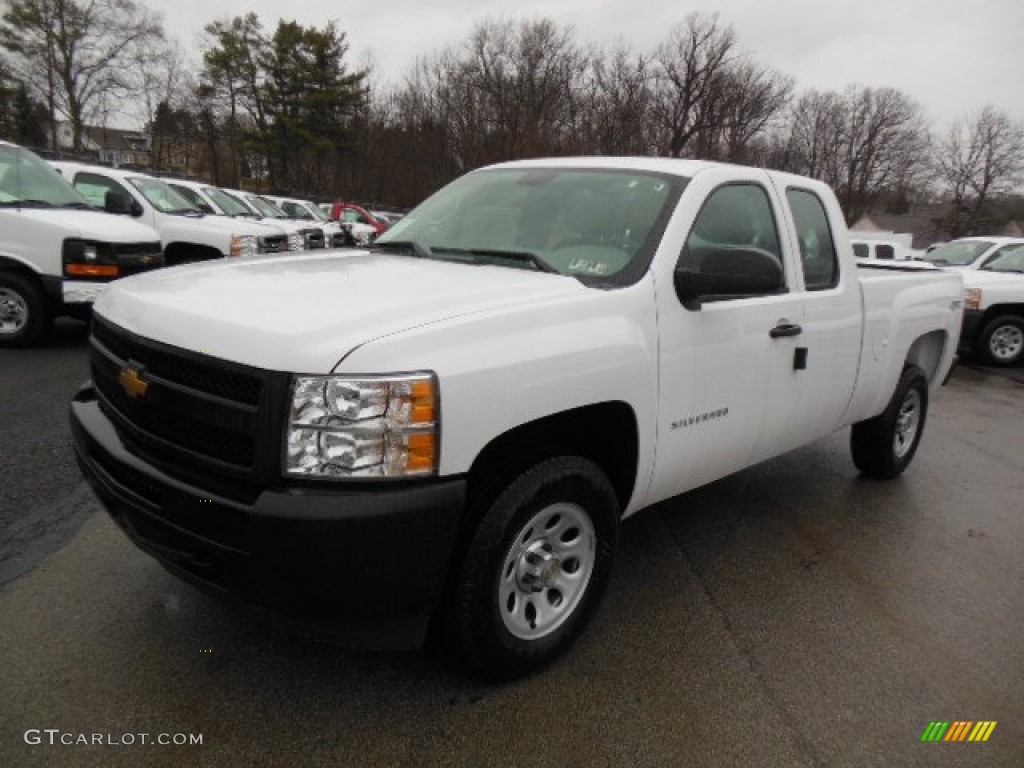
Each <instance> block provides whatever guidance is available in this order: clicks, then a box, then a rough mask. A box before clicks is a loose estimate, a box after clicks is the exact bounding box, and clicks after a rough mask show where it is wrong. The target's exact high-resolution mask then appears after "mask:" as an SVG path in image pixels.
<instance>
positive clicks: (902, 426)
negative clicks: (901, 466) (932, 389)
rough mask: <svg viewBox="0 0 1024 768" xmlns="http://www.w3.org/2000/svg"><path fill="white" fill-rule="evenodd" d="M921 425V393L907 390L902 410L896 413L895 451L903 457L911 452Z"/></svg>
mask: <svg viewBox="0 0 1024 768" xmlns="http://www.w3.org/2000/svg"><path fill="white" fill-rule="evenodd" d="M920 426H921V393H920V392H918V391H917V390H916V389H912V390H910V391H909V392H907V396H906V397H905V398H903V404H902V405H901V406H900V411H899V413H898V414H896V435H895V436H894V437H893V443H892V448H893V453H895V454H896V458H897V459H902V458H903V457H904V456H906V455H907V453H909V452H910V448H911V446H913V444H914V438H915V437H917V430H918V428H919V427H920Z"/></svg>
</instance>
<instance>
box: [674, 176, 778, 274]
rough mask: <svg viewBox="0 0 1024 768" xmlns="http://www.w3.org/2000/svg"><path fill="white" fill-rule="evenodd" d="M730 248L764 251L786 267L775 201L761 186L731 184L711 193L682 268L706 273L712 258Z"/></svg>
mask: <svg viewBox="0 0 1024 768" xmlns="http://www.w3.org/2000/svg"><path fill="white" fill-rule="evenodd" d="M729 248H751V249H756V250H760V251H764V252H767V253H769V254H771V255H772V256H773V257H774V258H775V259H776V260H778V261H779V264H780V266H783V265H782V251H781V249H780V247H779V231H778V227H777V226H776V225H775V216H774V214H773V213H772V204H771V200H770V199H769V197H768V193H767V192H765V190H764V188H762V187H761V186H759V185H757V184H727V185H726V186H723V187H719V188H718V189H716V190H715V191H714V192H712V193H711V195H710V197H708V199H707V200H706V201H705V203H704V206H703V207H702V208H701V210H700V213H699V214H697V219H696V221H694V223H693V228H692V229H691V230H690V235H689V236H688V237H687V238H686V245H685V247H684V248H683V253H682V256H681V257H680V262H681V266H682V267H683V268H685V269H687V270H689V271H691V272H695V273H702V272H703V271H704V262H705V259H706V258H707V257H708V256H709V255H710V254H712V253H714V252H716V251H721V250H727V249H729Z"/></svg>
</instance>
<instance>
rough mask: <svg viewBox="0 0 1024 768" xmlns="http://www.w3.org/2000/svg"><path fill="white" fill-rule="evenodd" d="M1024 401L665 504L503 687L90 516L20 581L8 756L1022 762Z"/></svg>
mask: <svg viewBox="0 0 1024 768" xmlns="http://www.w3.org/2000/svg"><path fill="white" fill-rule="evenodd" d="M1022 403H1024V389H1022V388H1021V387H1020V386H1018V385H1015V384H1014V383H1012V382H1010V381H1008V380H1005V379H1001V378H993V377H990V376H988V375H986V374H984V373H981V372H978V371H973V370H968V369H961V370H959V371H957V373H956V374H955V375H954V377H953V378H952V379H951V381H950V383H949V385H948V386H947V387H945V388H944V389H943V391H942V392H941V394H940V395H939V396H938V398H937V399H936V400H935V401H934V402H933V409H932V414H931V417H930V420H929V424H928V426H927V430H926V434H925V439H924V442H923V444H922V447H921V450H920V452H919V453H918V456H917V458H916V460H915V463H914V464H913V465H912V466H911V468H910V470H909V471H908V473H907V474H906V475H905V476H904V477H903V478H901V479H899V480H897V481H894V482H890V483H883V482H874V481H868V480H865V479H862V478H860V477H858V475H857V473H856V470H855V469H854V468H853V466H852V463H851V462H850V460H849V458H848V453H847V449H846V441H847V435H846V434H845V433H840V434H837V435H834V436H832V437H830V438H828V439H826V440H823V441H821V442H819V443H817V444H815V445H814V446H810V447H807V448H804V449H801V450H799V451H797V452H794V453H792V454H790V455H788V456H786V457H783V458H781V459H777V460H774V461H771V462H767V463H765V464H762V465H760V466H758V467H755V468H753V469H751V470H748V471H745V472H743V473H740V474H738V475H736V476H734V477H731V478H728V479H725V480H722V481H719V482H717V483H714V484H712V485H710V486H708V487H706V488H703V489H701V490H698V491H696V492H693V493H690V494H687V495H686V496H683V497H680V498H679V499H675V500H673V501H671V502H667V503H664V504H661V505H659V506H657V507H655V508H652V509H650V510H647V511H645V512H644V513H642V514H641V515H639V516H637V517H636V518H634V519H632V520H631V521H629V522H628V523H627V524H626V525H625V526H624V528H623V542H622V549H621V551H620V554H619V558H618V561H617V564H616V571H615V574H614V577H613V580H612V584H611V588H610V591H609V594H608V598H607V600H606V603H605V605H604V606H603V608H602V610H601V611H600V612H599V614H598V616H597V619H596V621H595V623H594V625H593V626H592V627H591V629H590V631H589V632H588V633H587V634H586V635H585V636H584V638H583V641H582V642H581V644H580V645H579V646H577V647H576V648H575V649H574V651H573V652H572V653H571V654H570V655H569V656H568V657H566V658H565V659H564V660H563V661H562V662H560V663H558V664H557V665H555V666H554V667H552V668H551V669H549V670H547V671H546V672H544V673H542V674H540V675H537V676H535V677H533V678H531V679H528V680H523V681H520V682H517V683H514V684H510V685H504V686H491V685H486V684H482V683H479V682H477V681H475V680H473V679H470V678H468V677H466V676H465V675H464V673H463V672H462V671H461V669H460V668H459V667H458V666H457V665H455V664H453V663H452V662H450V661H449V660H448V659H447V658H446V657H445V656H444V655H443V654H438V653H434V652H418V653H411V654H362V653H351V652H344V651H341V650H339V649H337V648H334V647H332V646H328V645H323V644H319V643H316V642H313V641H309V640H306V639H303V638H299V637H295V636H292V635H288V634H284V633H282V632H280V631H278V630H275V629H271V628H268V627H267V626H265V625H264V624H262V623H260V622H258V621H255V620H253V619H252V618H251V617H250V616H249V615H248V614H246V613H244V612H242V611H240V610H238V609H235V608H232V607H229V606H225V605H223V604H221V603H220V602H218V601H216V600H214V599H211V598H208V597H206V596H204V595H201V594H200V593H198V592H195V591H194V590H192V589H191V588H190V587H188V586H186V585H184V584H182V583H181V582H179V581H178V580H177V579H175V578H173V577H171V576H170V575H168V574H166V573H164V572H163V571H162V570H161V569H160V567H159V566H157V565H156V564H155V562H153V561H152V560H150V559H149V558H148V557H146V556H145V555H143V554H142V553H140V552H138V551H137V550H136V549H135V548H134V547H133V546H132V545H131V544H129V543H128V542H127V541H126V540H125V538H124V537H123V536H122V535H121V534H120V532H119V531H117V529H116V528H115V527H114V525H113V524H112V523H111V522H110V521H109V520H108V519H107V517H106V516H105V515H103V514H93V515H92V516H91V517H90V518H89V520H88V522H86V523H85V524H84V526H82V528H81V529H80V531H79V532H78V534H77V536H75V538H74V539H73V540H72V541H71V543H70V544H69V545H68V546H67V547H65V548H64V549H63V550H62V551H60V552H59V553H58V554H56V555H54V556H53V557H52V558H50V559H49V560H47V561H46V562H44V563H43V564H41V565H40V566H39V567H38V568H36V569H35V570H34V571H32V572H31V573H29V574H27V575H24V576H22V577H21V578H19V579H18V580H16V581H14V582H13V583H11V584H9V585H8V586H7V587H6V588H4V589H3V591H0V659H2V660H3V669H4V677H3V682H4V691H3V696H0V765H5V766H6V765H10V766H32V765H74V766H93V765H95V766H119V765H133V766H134V765H141V764H145V765H154V766H161V765H181V764H195V765H209V766H220V765H224V766H234V765H321V764H322V765H328V764H329V765H333V766H359V767H360V768H370V767H372V766H410V768H411V767H413V766H415V767H416V768H419V767H420V766H449V765H456V766H474V767H476V766H492V765H493V766H549V765H550V766H556V765H557V766H687V765H695V766H706V765H758V766H764V765H773V766H774V765H778V766H818V765H822V766H864V765H884V766H942V765H992V766H1019V765H1022V764H1024V696H1022V695H1021V690H1022V685H1024V654H1022V653H1021V641H1020V638H1021V636H1022V630H1024V591H1022V589H1021V585H1022V584H1024V558H1022V557H1021V541H1024V514H1022V511H1021V504H1020V498H1021V495H1022V491H1024V451H1022V450H1021V446H1022V441H1024V409H1022V407H1021V406H1022ZM70 471H71V469H68V472H70ZM70 476H71V475H69V477H70ZM72 492H74V489H73V490H72ZM936 720H943V721H958V720H962V721H967V720H970V721H981V720H989V721H996V722H997V725H996V727H995V728H994V730H993V731H992V734H991V736H990V738H989V740H988V741H987V742H985V743H967V742H964V743H950V742H947V743H923V742H922V741H921V736H922V734H923V732H924V731H925V729H926V728H927V727H928V725H929V723H930V722H933V721H936ZM46 729H51V730H53V729H57V731H58V732H57V733H56V734H55V738H56V741H57V743H55V744H54V745H52V746H51V745H50V744H49V743H48V741H47V738H49V736H50V735H49V734H47V732H46ZM36 731H38V732H39V733H38V737H39V740H40V741H42V743H40V744H28V743H26V732H29V734H28V738H29V740H30V741H31V740H34V739H35V738H36V735H37V734H36V733H35V732H36ZM143 733H144V734H147V739H148V740H155V739H156V738H157V737H158V736H159V735H160V734H169V735H171V736H172V737H173V736H174V735H176V734H185V735H186V737H188V736H195V735H197V734H201V738H202V745H192V746H158V745H152V744H141V743H140V742H141V740H142V739H141V737H140V736H139V734H143ZM93 734H98V735H100V736H101V738H103V739H104V740H106V741H114V742H115V743H116V745H110V744H107V745H89V746H85V745H67V746H64V745H61V744H60V740H61V738H65V740H72V741H75V740H77V739H78V738H79V735H84V736H86V737H87V738H86V740H87V741H88V740H89V739H90V738H92V736H93ZM127 737H130V740H131V741H133V742H134V743H133V744H127V743H126V742H127V741H129V738H127Z"/></svg>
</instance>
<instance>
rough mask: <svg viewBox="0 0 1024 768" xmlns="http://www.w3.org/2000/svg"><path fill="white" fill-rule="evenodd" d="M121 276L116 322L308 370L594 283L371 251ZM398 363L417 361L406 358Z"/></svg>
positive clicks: (111, 296) (237, 357)
mask: <svg viewBox="0 0 1024 768" xmlns="http://www.w3.org/2000/svg"><path fill="white" fill-rule="evenodd" d="M120 283H124V285H120ZM120 283H119V290H118V291H116V292H114V293H109V292H108V293H106V294H104V296H103V297H102V299H101V300H100V303H99V304H98V308H99V311H100V312H101V313H102V314H103V315H104V316H105V317H107V318H109V319H110V320H112V321H113V322H115V323H117V324H119V325H122V326H124V327H126V328H128V329H129V330H132V331H134V332H136V333H139V334H141V335H143V336H146V337H148V338H152V339H156V340H158V341H162V342H165V343H167V344H173V345H176V346H182V347H186V348H189V349H202V350H204V351H206V352H207V353H208V354H211V355H214V356H216V357H222V358H224V359H226V360H233V361H235V362H240V363H246V364H248V365H254V366H258V367H262V368H269V369H272V370H279V371H292V372H296V373H327V372H329V371H330V370H331V369H332V368H333V367H334V366H335V364H336V363H337V362H338V360H340V359H341V358H342V357H344V356H345V355H346V354H348V353H349V352H350V351H351V350H352V349H353V348H355V347H357V346H359V345H361V344H366V343H368V342H371V341H373V340H374V339H379V338H383V337H386V336H390V335H392V334H396V333H400V332H402V331H408V330H410V329H413V328H416V327H418V326H421V325H429V324H431V323H437V322H440V321H442V320H450V319H453V318H457V317H461V316H466V315H475V314H481V313H492V312H498V313H500V312H501V311H504V310H505V309H506V308H508V307H514V306H515V305H518V304H532V303H537V302H541V301H544V300H546V299H549V298H551V297H558V296H561V297H573V296H576V295H578V294H579V293H581V292H582V291H583V290H584V289H583V287H582V286H581V285H580V284H579V283H578V282H577V281H576V280H574V279H572V278H568V277H561V276H558V275H548V274H541V273H534V272H527V271H524V270H514V269H503V268H500V267H468V268H467V267H465V266H461V265H457V264H450V263H444V262H438V261H424V260H422V259H415V258H411V257H406V256H397V255H392V256H388V255H385V254H372V255H371V254H368V253H366V252H365V251H352V252H350V253H345V254H339V252H337V251H331V252H328V253H323V252H314V253H313V254H310V255H301V256H291V255H272V256H263V257H254V258H250V259H231V260H225V261H220V260H218V261H214V262H207V263H204V264H193V265H188V266H184V267H174V268H170V269H164V270H160V271H159V272H154V273H150V274H145V275H138V276H135V277H131V278H127V279H125V280H123V281H120ZM388 365H389V368H398V369H401V370H409V367H410V366H409V363H408V362H407V361H406V360H403V359H401V358H396V359H392V360H390V361H389V364H388ZM382 370H383V369H382ZM364 372H367V373H369V372H371V371H364Z"/></svg>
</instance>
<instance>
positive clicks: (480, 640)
mask: <svg viewBox="0 0 1024 768" xmlns="http://www.w3.org/2000/svg"><path fill="white" fill-rule="evenodd" d="M618 531H619V508H618V501H617V498H616V495H615V490H614V489H613V488H612V486H611V483H610V482H609V481H608V478H607V477H606V476H605V474H604V473H603V472H602V471H601V470H600V469H599V468H598V467H597V466H596V465H595V464H594V463H593V462H591V461H588V460H586V459H583V458H580V457H576V456H563V457H557V458H553V459H548V460H545V461H542V462H540V463H538V464H536V465H534V466H533V467H531V468H530V469H528V470H526V471H525V472H523V473H522V474H521V475H519V476H518V477H517V478H516V479H515V480H513V481H512V482H511V483H510V484H509V485H508V486H506V487H505V489H504V491H502V492H501V493H500V494H499V495H498V497H497V498H496V499H495V500H494V501H493V503H491V504H490V505H489V507H488V508H487V509H486V510H485V511H484V512H483V517H482V518H481V520H480V523H479V525H478V527H477V529H476V531H475V532H474V534H473V536H472V538H471V539H470V542H469V545H468V547H467V550H466V555H465V558H464V559H463V562H462V565H461V568H460V572H459V579H458V583H457V585H456V595H455V604H454V609H455V610H454V615H453V621H454V623H455V630H456V637H457V639H458V643H459V646H460V649H461V651H462V653H463V655H464V656H465V658H466V660H467V661H468V662H469V663H470V665H471V666H472V667H473V668H474V669H475V670H476V671H477V672H479V673H481V674H482V675H484V676H486V677H489V678H492V679H496V680H509V679H513V678H516V677H521V676H523V675H527V674H530V673H532V672H534V671H536V670H537V669H540V668H541V667H543V666H545V665H546V664H548V663H550V662H551V661H553V660H554V659H555V658H557V657H558V656H559V655H560V654H562V653H563V652H564V651H565V650H566V649H567V648H568V647H569V646H570V645H572V643H573V642H574V641H575V639H576V638H577V637H578V636H579V634H580V633H581V632H582V631H583V629H584V627H585V626H586V624H587V622H588V620H589V619H590V616H591V615H592V613H593V611H594V609H595V608H596V607H597V604H598V602H599V600H600V597H601V594H602V593H603V591H604V588H605V585H606V584H607V581H608V575H609V573H610V571H611V566H612V559H613V556H614V552H615V548H616V545H617V542H618Z"/></svg>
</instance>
